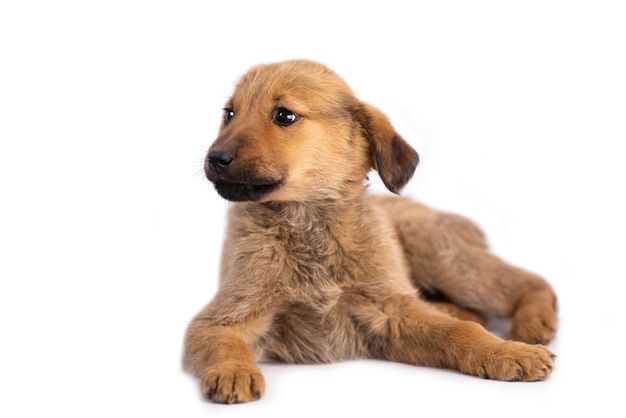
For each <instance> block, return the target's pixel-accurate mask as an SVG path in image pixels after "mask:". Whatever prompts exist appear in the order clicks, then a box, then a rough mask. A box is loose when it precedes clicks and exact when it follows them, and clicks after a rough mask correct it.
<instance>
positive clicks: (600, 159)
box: [0, 0, 626, 417]
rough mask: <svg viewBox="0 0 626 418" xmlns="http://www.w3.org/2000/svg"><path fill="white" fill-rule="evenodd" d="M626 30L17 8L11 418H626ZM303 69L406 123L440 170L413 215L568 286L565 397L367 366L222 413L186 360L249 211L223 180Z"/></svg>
mask: <svg viewBox="0 0 626 418" xmlns="http://www.w3.org/2000/svg"><path fill="white" fill-rule="evenodd" d="M409 4H410V5H411V7H410V8H408V5H409ZM625 22H626V13H625V10H624V6H623V2H619V1H615V2H608V1H549V0H544V1H524V2H521V1H519V2H510V1H437V2H434V1H429V2H407V1H394V0H386V1H381V2H373V1H366V0H363V1H355V2H340V1H337V0H336V1H330V2H327V1H319V0H318V1H308V2H298V1H295V0H292V1H287V2H269V1H258V2H252V1H249V2H241V1H232V0H229V1H196V2H189V1H176V2H174V1H170V2H165V1H143V2H141V1H131V0H126V1H106V2H105V1H102V2H95V1H94V2H87V1H75V2H70V1H41V2H31V1H26V0H24V1H5V2H2V3H1V4H0V60H1V65H0V141H1V142H0V200H1V202H0V280H1V282H0V283H1V285H0V286H1V287H0V326H1V328H0V341H1V342H0V393H1V395H0V398H1V401H0V416H3V417H34V416H65V417H100V416H103V417H111V416H116V417H161V416H163V417H165V416H168V417H196V416H197V417H208V416H216V414H219V415H220V416H241V415H247V416H280V417H282V416H284V417H292V416H357V414H361V415H363V416H420V415H422V416H423V415H425V414H432V413H434V412H436V413H438V414H440V415H439V416H452V415H458V414H467V415H469V416H481V417H490V416H500V415H504V416H508V417H511V416H522V415H532V416H562V415H561V414H562V413H563V412H564V411H567V412H571V411H575V412H581V413H582V414H583V415H582V416H591V414H593V415H592V416H624V414H625V410H624V406H623V405H624V403H623V399H621V398H620V397H623V377H624V375H625V374H626V368H625V366H624V359H623V358H622V357H623V356H624V352H623V345H622V344H623V331H624V316H625V314H624V302H623V292H622V289H623V282H624V279H625V278H626V277H625V269H624V267H623V261H622V260H623V252H624V237H625V236H626V227H625V222H624V212H625V210H626V204H625V203H624V183H625V179H626V170H625V169H624V162H623V161H624V158H626V154H625V151H624V146H623V144H624V142H625V140H626V62H625V59H626V58H625V57H626V23H625ZM287 58H308V59H313V60H318V61H321V62H324V63H326V64H327V65H329V66H330V67H331V68H333V69H334V70H335V71H336V72H338V73H339V74H340V75H341V76H343V77H344V78H345V79H346V80H347V81H348V83H349V84H350V85H351V86H352V87H353V89H354V90H355V92H356V94H357V95H358V96H359V97H360V98H361V99H363V100H366V101H369V102H371V103H373V104H375V105H376V106H378V107H379V108H381V109H382V110H383V111H384V112H386V113H387V114H388V115H389V116H390V117H391V119H392V121H393V122H394V124H395V126H396V127H397V129H398V130H399V131H400V132H401V133H402V134H403V135H404V137H405V138H406V139H407V140H408V141H409V142H410V143H411V144H413V146H414V147H415V148H417V149H418V151H419V152H420V156H421V159H422V163H421V165H420V167H419V168H418V170H417V172H416V174H415V177H414V179H413V181H412V182H411V183H410V185H409V186H408V187H407V188H406V189H405V191H404V193H405V194H406V195H410V196H413V197H415V198H417V199H420V200H422V201H423V202H425V203H427V204H430V205H432V206H436V207H441V208H445V209H449V210H453V211H456V212H459V213H462V214H465V215H467V216H469V217H471V218H473V219H475V220H476V221H477V222H478V223H479V224H480V225H481V226H482V227H483V228H484V229H485V230H486V231H487V234H488V236H489V237H490V242H491V244H492V247H493V248H494V251H495V252H496V253H498V254H499V255H501V256H503V257H505V258H506V259H508V260H510V261H511V262H513V263H515V264H518V265H521V266H523V267H525V268H528V269H531V270H534V271H537V272H538V273H540V274H542V275H544V276H545V277H546V278H547V279H548V280H549V281H550V282H551V283H552V284H553V285H554V287H555V289H556V290H557V292H558V294H559V297H560V306H561V328H560V334H559V336H558V338H557V340H556V341H554V342H553V343H552V344H551V346H550V348H551V349H552V350H553V351H554V352H555V353H557V354H558V356H559V357H558V359H557V367H556V369H555V371H554V373H553V375H552V377H551V378H550V379H549V380H548V381H546V382H540V383H501V382H495V381H487V380H481V379H478V378H473V377H469V376H465V375H461V374H459V373H456V372H453V371H447V370H431V369H425V368H418V367H410V366H405V365H399V364H392V363H384V362H374V361H365V360H364V361H354V362H348V363H343V364H335V365H324V366H290V365H262V370H263V372H264V374H265V377H266V381H267V394H266V396H265V398H264V399H263V400H261V401H259V402H255V403H251V404H246V405H236V406H222V405H214V404H211V403H208V402H206V401H203V400H202V399H201V398H200V396H199V391H198V382H197V380H196V379H195V378H192V377H189V376H188V375H186V374H184V373H183V372H182V371H181V369H180V355H181V346H182V338H183V333H184V330H185V327H186V325H187V323H188V321H189V320H190V318H191V317H192V316H193V315H194V314H195V313H196V312H197V311H198V310H199V309H200V308H201V307H202V306H203V305H204V304H205V303H206V302H207V301H208V300H209V299H210V297H211V295H212V294H213V292H214V291H215V289H216V283H217V277H216V273H217V269H218V257H219V252H220V245H221V240H222V236H223V229H224V217H223V215H224V211H225V209H226V203H225V202H224V201H222V200H221V199H220V198H219V197H218V196H217V194H216V193H215V192H214V191H213V189H212V187H211V185H210V184H209V183H208V181H206V180H205V179H204V178H203V175H202V159H203V156H204V152H205V150H206V149H207V148H208V146H209V145H210V143H211V142H212V140H213V139H214V137H215V133H216V131H217V128H218V125H219V122H220V117H221V108H222V106H223V104H224V102H225V100H226V98H227V97H228V95H229V94H230V92H231V90H232V87H233V84H234V82H235V81H236V79H237V78H238V77H239V76H240V75H241V74H242V73H243V72H245V71H246V70H247V69H248V68H249V67H250V66H251V65H254V64H257V63H261V62H272V61H276V60H282V59H287ZM372 182H373V186H372V188H373V189H374V190H375V191H382V188H381V187H380V185H379V181H378V179H377V176H376V175H373V176H372ZM504 326H506V324H504ZM502 329H503V324H499V325H498V324H496V328H495V330H496V331H498V330H500V331H502Z"/></svg>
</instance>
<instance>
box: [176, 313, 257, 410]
mask: <svg viewBox="0 0 626 418" xmlns="http://www.w3.org/2000/svg"><path fill="white" fill-rule="evenodd" d="M257 322H258V321H257ZM258 328H259V324H238V325H231V326H223V325H209V324H208V323H207V321H206V320H203V319H202V318H201V317H198V318H196V319H195V320H194V321H192V323H191V324H190V325H189V328H188V329H187V335H186V338H185V351H184V358H183V366H184V367H185V369H187V370H188V371H189V372H191V373H193V374H195V375H197V376H199V377H200V390H201V392H202V395H203V396H205V397H206V398H208V399H211V400H213V401H215V402H220V403H229V404H232V403H237V402H249V401H254V400H257V399H259V398H261V396H263V393H264V392H265V380H264V379H263V375H262V374H261V371H260V370H259V368H258V367H257V363H256V358H255V356H254V353H253V352H252V350H251V349H250V346H249V345H248V342H247V340H248V341H249V340H251V339H253V338H254V337H255V335H254V334H256V332H255V331H258Z"/></svg>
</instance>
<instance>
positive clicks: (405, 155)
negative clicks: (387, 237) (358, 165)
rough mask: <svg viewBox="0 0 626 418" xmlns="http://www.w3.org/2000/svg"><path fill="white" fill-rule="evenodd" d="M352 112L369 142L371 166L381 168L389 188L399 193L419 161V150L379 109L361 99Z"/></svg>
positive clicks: (383, 178) (381, 176) (379, 170)
mask: <svg viewBox="0 0 626 418" xmlns="http://www.w3.org/2000/svg"><path fill="white" fill-rule="evenodd" d="M352 113H353V115H354V117H355V118H356V120H357V121H358V123H359V124H360V125H361V128H362V129H363V133H364V135H365V138H366V139H367V140H368V142H369V144H370V150H371V153H372V168H374V169H375V170H377V171H378V174H379V175H380V178H381V179H382V180H383V183H384V184H385V186H387V188H388V189H389V190H390V191H392V192H393V193H396V194H399V193H400V190H402V188H403V187H404V186H405V185H406V184H407V183H408V182H409V180H410V179H411V176H413V172H414V171H415V168H416V167H417V164H418V163H419V156H418V155H417V152H416V151H415V150H414V149H413V148H411V146H410V145H409V144H407V143H406V141H405V140H404V139H403V138H402V137H401V136H400V135H399V134H398V133H397V132H396V131H395V129H394V128H393V126H391V122H389V119H388V118H387V116H385V115H384V114H383V113H382V112H381V111H380V110H378V109H376V108H375V107H373V106H371V105H369V104H367V103H363V102H358V103H357V104H356V106H354V107H353V110H352Z"/></svg>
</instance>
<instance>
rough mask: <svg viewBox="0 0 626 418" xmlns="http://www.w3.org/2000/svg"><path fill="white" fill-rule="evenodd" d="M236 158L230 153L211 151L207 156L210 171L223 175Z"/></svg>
mask: <svg viewBox="0 0 626 418" xmlns="http://www.w3.org/2000/svg"><path fill="white" fill-rule="evenodd" d="M234 159H235V156H234V155H233V154H231V153H230V152H228V151H219V150H218V151H211V152H209V155H208V156H207V161H208V163H209V169H210V170H211V171H213V172H215V173H217V174H220V173H223V172H224V171H225V170H226V168H228V165H229V164H230V163H232V162H233V160H234Z"/></svg>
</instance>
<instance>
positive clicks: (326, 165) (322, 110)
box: [205, 60, 418, 201]
mask: <svg viewBox="0 0 626 418" xmlns="http://www.w3.org/2000/svg"><path fill="white" fill-rule="evenodd" d="M417 163H418V156H417V153H416V152H415V150H413V149H412V148H411V147H410V146H409V145H408V144H407V143H406V142H405V141H404V140H403V139H402V138H401V137H400V135H398V134H397V133H396V131H395V130H394V129H393V127H392V126H391V124H390V122H389V120H388V119H387V118H386V117H385V115H383V114H382V113H381V112H380V111H379V110H377V109H375V108H373V107H372V106H370V105H368V104H365V103H363V102H361V101H359V100H358V99H356V97H355V96H354V94H353V93H352V90H350V88H349V87H348V86H347V85H346V83H345V82H344V81H343V80H342V79H341V78H340V77H338V76H337V75H336V74H335V73H333V72H332V71H330V70H329V69H328V68H327V67H325V66H324V65H321V64H318V63H315V62H311V61H305V60H294V61H285V62H280V63H276V64H269V65H259V66H257V67H254V68H252V69H251V70H250V71H248V72H247V73H246V74H245V75H244V76H243V77H242V78H241V79H240V81H239V82H238V84H237V86H236V88H235V92H234V94H233V95H232V97H231V98H230V100H228V102H227V103H226V106H225V108H224V117H223V123H222V125H221V128H220V131H219V135H218V137H217V139H216V140H215V142H214V143H213V145H212V146H211V148H210V149H209V151H208V153H207V156H206V160H205V172H206V175H207V178H208V179H209V180H210V181H211V182H213V184H214V185H215V188H216V190H217V191H218V193H219V194H220V195H221V196H222V197H224V198H225V199H227V200H231V201H273V200H290V201H310V200H316V199H329V198H330V199H337V198H341V197H342V196H344V195H345V194H346V191H347V190H348V189H350V188H351V189H354V185H356V184H362V183H363V181H364V179H365V178H366V177H367V173H368V172H369V170H370V169H372V168H374V169H376V170H377V171H378V173H379V175H380V177H381V178H382V180H383V182H384V184H385V185H386V186H387V188H389V190H391V191H392V192H394V193H398V192H399V191H400V190H401V189H402V187H403V186H404V185H405V184H406V183H407V182H408V181H409V179H410V178H411V176H412V175H413V172H414V170H415V167H416V166H417Z"/></svg>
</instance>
